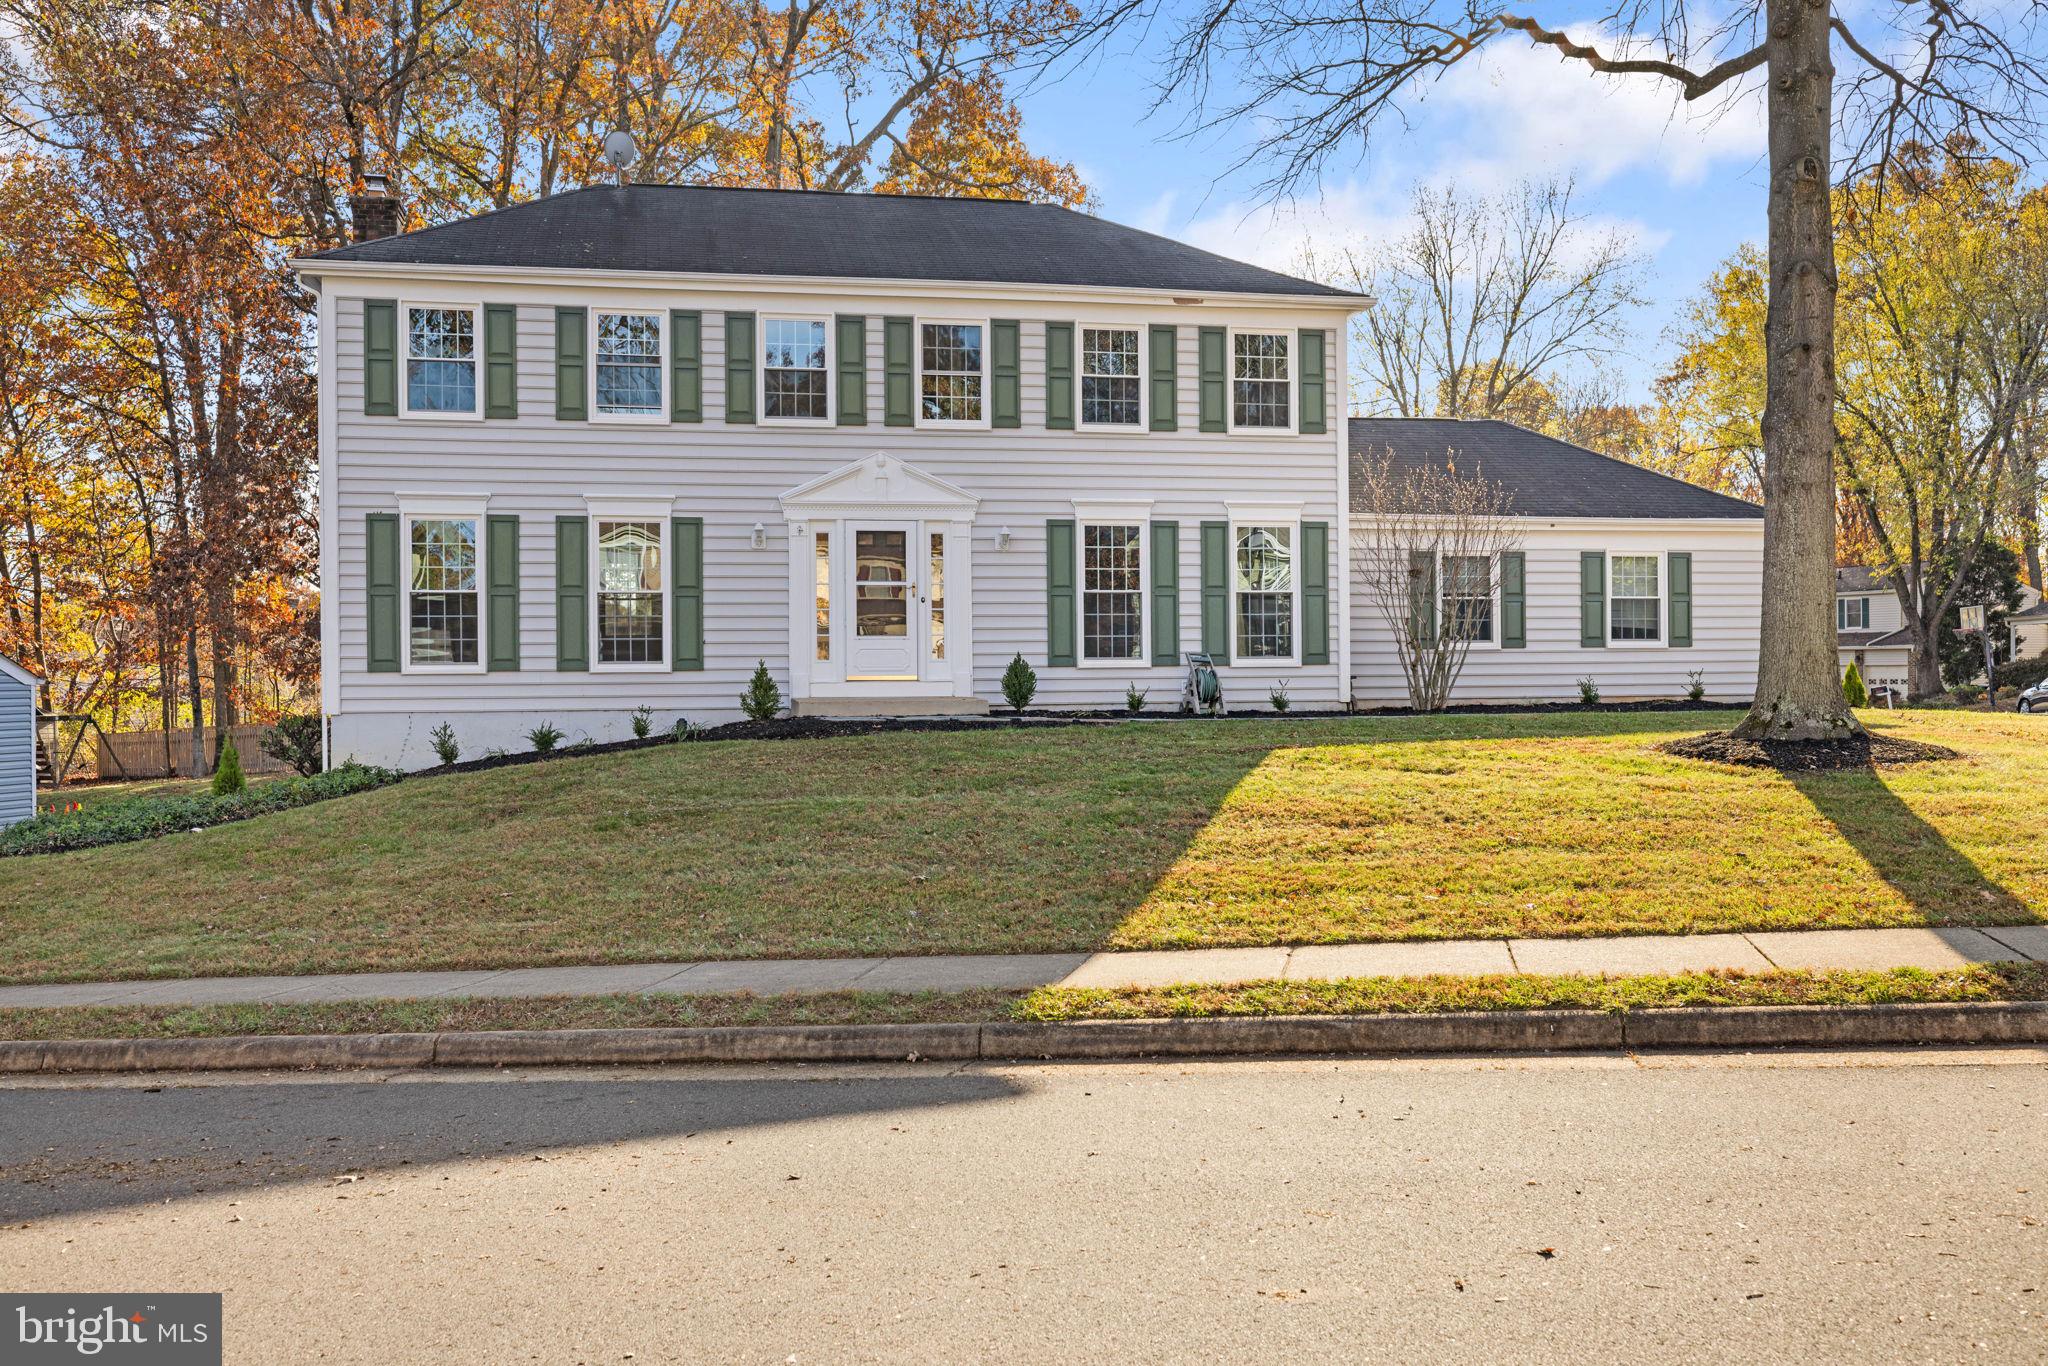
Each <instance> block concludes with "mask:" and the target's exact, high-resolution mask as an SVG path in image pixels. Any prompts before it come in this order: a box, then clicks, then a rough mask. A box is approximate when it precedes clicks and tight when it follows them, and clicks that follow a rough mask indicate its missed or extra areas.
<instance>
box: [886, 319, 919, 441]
mask: <svg viewBox="0 0 2048 1366" xmlns="http://www.w3.org/2000/svg"><path fill="white" fill-rule="evenodd" d="M916 331H917V327H916V324H915V323H913V322H912V321H911V320H910V319H908V318H884V319H882V425H884V426H886V427H914V426H916V425H917V336H916Z"/></svg>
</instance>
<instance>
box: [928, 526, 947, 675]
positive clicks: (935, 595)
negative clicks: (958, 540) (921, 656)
mask: <svg viewBox="0 0 2048 1366" xmlns="http://www.w3.org/2000/svg"><path fill="white" fill-rule="evenodd" d="M925 582H926V583H928V584H929V585H930V586H931V587H930V591H929V592H928V594H927V596H928V597H929V598H930V600H931V613H930V616H931V623H932V631H931V642H930V647H929V648H930V650H931V656H932V658H933V659H934V660H935V661H937V662H939V663H944V662H945V659H946V533H945V532H943V531H934V532H933V533H932V540H931V572H930V574H929V576H928V577H927V578H926V580H925Z"/></svg>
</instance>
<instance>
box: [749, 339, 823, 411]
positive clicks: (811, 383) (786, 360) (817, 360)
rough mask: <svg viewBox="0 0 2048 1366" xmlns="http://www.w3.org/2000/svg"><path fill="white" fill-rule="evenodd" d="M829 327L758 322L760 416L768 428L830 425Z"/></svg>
mask: <svg viewBox="0 0 2048 1366" xmlns="http://www.w3.org/2000/svg"><path fill="white" fill-rule="evenodd" d="M831 333H832V328H831V324H830V321H829V320H828V319H825V318H763V319H762V320H761V416H762V418H763V419H764V420H766V421H769V422H829V421H830V420H831V418H832V409H831V399H830V393H831V386H830V384H829V382H828V379H827V377H828V376H829V375H830V374H831V363H832V362H831Z"/></svg>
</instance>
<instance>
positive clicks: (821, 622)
mask: <svg viewBox="0 0 2048 1366" xmlns="http://www.w3.org/2000/svg"><path fill="white" fill-rule="evenodd" d="M816 545H817V555H816V561H817V575H818V658H819V659H830V658H832V533H831V532H829V531H820V532H817V533H816Z"/></svg>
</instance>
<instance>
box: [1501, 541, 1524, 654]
mask: <svg viewBox="0 0 2048 1366" xmlns="http://www.w3.org/2000/svg"><path fill="white" fill-rule="evenodd" d="M1528 591H1529V572H1528V565H1527V563H1526V562H1525V561H1524V560H1523V558H1522V552H1521V551H1519V550H1509V551H1505V552H1503V553H1502V554H1501V557H1500V643H1501V648H1502V649H1506V650H1519V649H1522V648H1524V647H1525V646H1527V645H1528V643H1529V598H1528Z"/></svg>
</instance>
